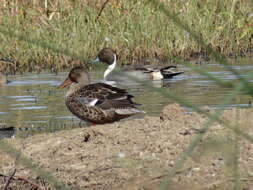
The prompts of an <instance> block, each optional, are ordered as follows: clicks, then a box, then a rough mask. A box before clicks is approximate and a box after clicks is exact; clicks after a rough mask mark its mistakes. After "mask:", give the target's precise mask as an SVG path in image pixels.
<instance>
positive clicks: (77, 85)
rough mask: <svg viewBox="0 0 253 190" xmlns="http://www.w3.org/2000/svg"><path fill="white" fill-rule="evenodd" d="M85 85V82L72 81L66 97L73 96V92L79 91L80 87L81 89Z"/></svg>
mask: <svg viewBox="0 0 253 190" xmlns="http://www.w3.org/2000/svg"><path fill="white" fill-rule="evenodd" d="M84 86H85V84H82V83H72V84H71V85H70V86H69V89H68V91H67V93H66V98H67V97H69V96H71V95H72V94H74V93H75V92H77V91H78V90H79V89H81V88H82V87H84Z"/></svg>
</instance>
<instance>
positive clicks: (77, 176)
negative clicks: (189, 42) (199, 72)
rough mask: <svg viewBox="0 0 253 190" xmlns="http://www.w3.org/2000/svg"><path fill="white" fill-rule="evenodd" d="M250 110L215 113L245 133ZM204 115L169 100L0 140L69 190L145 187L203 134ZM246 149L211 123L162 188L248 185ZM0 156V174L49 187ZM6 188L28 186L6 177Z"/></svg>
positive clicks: (250, 166)
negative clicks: (146, 110) (87, 123)
mask: <svg viewBox="0 0 253 190" xmlns="http://www.w3.org/2000/svg"><path fill="white" fill-rule="evenodd" d="M205 110H206V111H207V112H210V111H209V110H208V109H205ZM252 117H253V109H231V110H227V111H225V112H224V113H223V115H222V119H223V120H224V121H226V122H228V123H230V124H233V125H235V126H239V127H240V129H241V130H243V131H244V132H246V133H248V134H249V135H253V130H252V124H253V120H252V119H250V118H252ZM207 121H208V119H207V118H206V117H205V116H204V115H203V114H199V113H189V112H186V110H184V109H183V108H182V107H180V106H179V105H178V104H171V105H168V106H166V107H165V108H164V110H163V111H162V113H161V115H160V117H150V116H146V117H144V118H142V119H132V120H126V121H121V122H116V123H113V124H107V125H96V126H92V127H86V128H79V129H73V130H66V131H60V132H56V133H51V134H40V135H35V136H32V137H29V138H25V139H22V138H13V139H6V140H5V141H7V142H8V143H10V144H12V145H13V146H14V147H16V148H18V149H20V150H22V152H23V153H24V154H25V155H26V156H27V157H28V158H31V159H33V160H34V162H35V163H37V164H38V165H39V166H40V167H41V168H43V169H44V170H46V171H49V172H51V173H52V174H53V175H54V176H55V177H57V178H58V179H59V180H61V181H64V182H65V183H66V184H68V185H69V186H70V187H72V188H73V189H127V190H128V189H129V190H137V189H138V190H139V189H148V190H149V189H150V190H153V189H159V186H160V183H161V182H162V181H164V180H166V177H167V174H169V172H170V171H171V169H172V168H173V167H174V166H175V164H176V163H177V161H178V160H179V157H180V156H181V155H182V153H183V152H184V151H186V150H187V148H188V146H189V145H190V143H191V141H192V139H193V138H195V137H196V136H197V135H201V134H202V133H203V131H201V128H202V127H203V126H204V125H205V123H206V122H207ZM252 148H253V146H252V144H251V143H250V142H249V141H247V140H245V139H244V138H243V137H240V136H236V135H235V134H234V133H233V132H232V130H230V129H227V128H225V127H224V126H222V125H221V124H219V123H214V124H213V125H212V127H211V128H210V130H208V131H207V132H206V134H205V135H204V137H203V139H202V140H201V141H200V142H198V146H197V148H196V149H195V150H194V151H193V153H192V154H191V156H189V157H187V160H186V162H185V163H184V164H183V166H182V167H181V168H180V169H178V170H177V171H176V174H175V176H174V177H173V178H172V183H171V186H170V189H175V190H176V189H196V190H198V189H210V190H211V189H232V188H234V186H235V185H237V186H239V187H240V189H245V190H246V189H251V188H252V187H253V150H252ZM237 153H238V154H237ZM0 155H1V157H0V173H1V174H5V175H10V173H11V171H13V169H15V168H16V169H17V172H16V174H15V176H23V177H26V178H27V179H29V180H31V181H33V182H34V183H37V184H39V185H40V186H41V187H43V188H49V189H54V188H53V187H51V186H50V185H48V183H46V182H44V181H43V180H42V179H41V178H38V176H37V175H36V174H35V173H34V172H32V171H30V170H29V169H27V168H26V167H25V166H22V165H20V164H18V162H17V160H16V159H13V158H11V157H10V156H8V155H6V154H5V153H4V152H0ZM236 155H237V157H236ZM237 162H238V163H239V167H238V168H237V167H236V164H235V163H237ZM237 179H240V180H237ZM0 182H1V184H0V189H2V188H3V187H4V185H5V183H6V178H4V177H1V176H0ZM235 182H236V183H235ZM9 188H11V189H21V190H22V189H29V188H32V187H31V185H29V184H24V183H22V182H19V181H17V180H13V181H12V183H11V184H10V186H9Z"/></svg>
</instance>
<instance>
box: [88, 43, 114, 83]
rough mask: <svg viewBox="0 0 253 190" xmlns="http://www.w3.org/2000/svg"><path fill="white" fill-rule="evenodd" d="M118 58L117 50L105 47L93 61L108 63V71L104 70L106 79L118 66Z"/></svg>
mask: <svg viewBox="0 0 253 190" xmlns="http://www.w3.org/2000/svg"><path fill="white" fill-rule="evenodd" d="M116 59H117V55H116V52H115V51H114V50H113V49H111V48H108V47H107V48H103V49H102V50H101V51H100V52H99V53H98V57H97V59H96V60H95V61H93V63H96V62H99V61H100V62H102V63H106V64H107V65H109V66H108V68H107V69H106V71H105V72H104V79H105V80H106V79H107V77H108V75H109V74H110V73H111V72H112V71H113V69H114V68H115V67H116V61H117V60H116Z"/></svg>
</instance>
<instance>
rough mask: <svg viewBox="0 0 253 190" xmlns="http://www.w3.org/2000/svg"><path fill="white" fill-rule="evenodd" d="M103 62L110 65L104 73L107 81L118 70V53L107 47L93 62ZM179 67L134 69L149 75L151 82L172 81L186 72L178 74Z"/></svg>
mask: <svg viewBox="0 0 253 190" xmlns="http://www.w3.org/2000/svg"><path fill="white" fill-rule="evenodd" d="M97 62H102V63H105V64H107V65H108V67H107V69H106V70H105V72H104V80H105V81H107V80H108V77H109V76H110V74H111V73H112V71H113V70H114V69H115V68H116V65H117V54H116V51H115V50H113V49H112V48H109V47H105V48H103V49H102V50H100V51H99V53H98V56H97V58H96V59H95V60H94V61H92V63H97ZM176 68H177V66H175V65H169V66H163V67H158V66H156V67H153V68H151V67H150V66H149V67H144V66H143V67H136V68H133V69H134V70H135V71H142V73H144V74H149V75H150V77H149V78H150V79H151V80H161V79H171V78H173V77H174V76H177V75H179V74H182V73H184V72H182V71H180V72H177V71H175V69H176Z"/></svg>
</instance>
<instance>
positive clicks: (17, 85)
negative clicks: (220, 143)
mask: <svg viewBox="0 0 253 190" xmlns="http://www.w3.org/2000/svg"><path fill="white" fill-rule="evenodd" d="M251 61H252V60H248V61H244V63H240V64H233V65H232V67H233V68H234V69H236V70H237V71H240V73H241V76H247V72H249V71H252V70H253V65H251V64H250V63H251ZM198 67H200V68H202V69H204V70H205V71H207V72H209V73H211V74H213V75H214V76H215V77H218V78H220V79H224V80H226V81H236V80H237V78H236V76H234V75H233V74H232V73H231V72H229V71H228V70H227V69H225V68H224V67H222V66H220V65H218V64H208V65H200V66H198ZM180 69H181V70H183V71H185V73H184V74H182V75H179V76H177V77H175V78H174V79H172V80H168V81H165V82H163V83H161V82H159V81H154V82H151V84H152V86H155V87H158V88H160V87H162V88H165V89H166V91H168V92H172V93H174V94H176V95H177V96H178V97H181V98H183V99H184V100H186V101H188V102H190V103H192V104H194V105H197V106H203V105H208V106H210V107H212V108H214V109H217V108H219V107H220V103H221V102H222V100H223V98H224V97H225V96H226V95H228V94H230V93H231V90H232V89H230V88H224V87H220V86H218V85H216V84H215V83H214V82H213V81H211V80H209V79H208V78H206V77H205V76H201V75H200V74H198V73H194V72H193V71H191V70H190V69H189V68H186V67H183V66H180ZM91 75H92V76H93V81H96V80H97V79H98V78H99V77H100V78H101V77H102V72H101V71H97V72H93V73H91ZM66 76H67V73H59V74H58V75H55V74H51V73H42V74H31V73H30V74H25V75H16V76H10V77H9V80H10V81H12V82H11V83H8V84H7V85H4V86H1V87H0V126H1V125H7V126H14V127H16V128H18V127H21V128H24V127H26V128H38V127H40V128H50V127H56V126H58V127H59V128H62V127H63V126H65V127H71V126H79V122H80V120H79V119H77V118H76V117H75V116H73V115H72V114H71V113H70V112H69V111H68V110H67V108H66V106H65V103H64V91H63V90H57V89H56V86H57V85H59V84H60V83H61V82H62V81H63V80H64V79H65V77H66ZM251 82H252V81H251ZM120 87H123V88H126V89H128V91H130V92H131V93H132V94H134V95H135V97H136V98H135V101H136V102H138V103H141V104H143V106H142V107H141V109H143V110H144V111H146V112H147V114H149V115H158V114H159V113H160V112H161V110H162V108H163V107H164V106H165V105H167V104H169V103H171V102H174V101H173V100H170V99H169V98H168V97H164V96H163V95H161V94H160V93H159V92H156V91H154V90H153V89H150V88H146V87H145V85H144V84H143V83H136V82H133V81H131V80H128V79H125V80H123V81H121V83H120ZM251 100H252V98H251V97H250V96H248V95H245V94H244V93H240V94H239V95H238V96H236V97H235V98H234V99H233V101H232V102H231V104H230V105H229V106H228V107H237V106H238V107H248V106H249V102H250V101H251Z"/></svg>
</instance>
